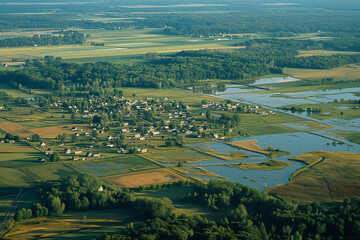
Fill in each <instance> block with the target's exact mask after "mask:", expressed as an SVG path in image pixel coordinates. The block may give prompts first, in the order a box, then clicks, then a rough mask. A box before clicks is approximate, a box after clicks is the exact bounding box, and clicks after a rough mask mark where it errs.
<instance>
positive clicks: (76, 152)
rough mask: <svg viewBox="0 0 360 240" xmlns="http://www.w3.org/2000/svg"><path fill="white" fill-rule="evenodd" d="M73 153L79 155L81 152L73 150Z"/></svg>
mask: <svg viewBox="0 0 360 240" xmlns="http://www.w3.org/2000/svg"><path fill="white" fill-rule="evenodd" d="M74 154H75V155H80V154H82V151H75V152H74Z"/></svg>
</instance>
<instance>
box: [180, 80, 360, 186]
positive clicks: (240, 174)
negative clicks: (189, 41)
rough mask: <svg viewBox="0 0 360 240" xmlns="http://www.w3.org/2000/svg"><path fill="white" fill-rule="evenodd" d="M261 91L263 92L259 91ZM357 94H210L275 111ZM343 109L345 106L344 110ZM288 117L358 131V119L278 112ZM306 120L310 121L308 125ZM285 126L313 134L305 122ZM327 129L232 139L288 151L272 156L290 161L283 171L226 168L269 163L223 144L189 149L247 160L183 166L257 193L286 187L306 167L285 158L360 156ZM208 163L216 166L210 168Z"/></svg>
mask: <svg viewBox="0 0 360 240" xmlns="http://www.w3.org/2000/svg"><path fill="white" fill-rule="evenodd" d="M300 80H301V79H296V78H291V77H287V78H266V79H259V80H256V81H254V82H253V83H252V84H251V85H253V86H260V85H264V84H275V83H282V82H293V81H300ZM259 91H262V92H259ZM357 92H360V87H355V88H343V89H332V90H324V91H323V90H315V91H303V92H291V93H266V91H264V90H263V89H258V88H252V87H248V86H245V85H234V84H232V85H227V86H226V88H225V89H222V90H216V89H214V92H213V95H216V96H219V97H222V98H225V99H230V100H234V101H239V102H243V103H248V104H257V105H262V106H264V107H266V108H268V109H271V110H276V109H275V108H276V107H282V106H286V105H304V104H318V103H328V102H333V101H335V100H338V101H341V100H342V99H343V100H359V99H360V97H359V96H358V95H356V93H357ZM343 109H346V107H343ZM281 112H285V113H288V114H292V115H296V116H299V117H302V118H304V119H306V120H311V121H316V122H318V123H322V124H324V125H330V126H332V127H333V128H331V131H333V130H347V131H354V130H355V131H356V130H359V129H360V128H359V127H360V118H358V119H353V120H345V119H340V118H338V119H330V120H324V121H320V120H317V119H314V118H311V114H308V113H307V112H301V113H299V112H297V113H291V112H289V111H281ZM311 121H309V122H311ZM284 125H286V126H287V127H290V128H294V129H297V130H300V131H312V129H311V126H310V125H311V124H310V125H309V124H308V123H307V122H306V121H304V122H299V123H284ZM328 131H329V130H320V131H315V132H313V133H312V132H297V133H286V134H271V135H262V136H250V137H242V138H234V139H231V140H230V141H231V142H235V141H247V140H257V145H259V146H260V147H261V148H262V149H264V148H266V147H267V146H269V145H271V146H273V147H274V148H275V149H277V148H278V149H280V150H285V151H289V152H291V154H288V155H282V156H279V157H275V159H277V160H281V161H286V162H290V163H291V165H290V166H288V167H285V168H283V169H282V170H243V169H240V168H238V167H235V166H225V165H221V164H229V163H246V164H251V163H261V162H265V161H267V160H269V157H268V156H266V155H263V154H260V153H254V152H250V151H247V150H243V149H239V148H236V147H233V146H230V145H229V144H227V142H222V141H211V142H203V143H197V144H193V145H191V147H193V148H196V149H200V150H202V151H214V152H216V153H221V154H231V153H232V152H234V151H242V152H244V153H246V155H247V157H246V158H242V159H239V160H233V161H227V160H222V159H212V160H207V161H201V162H193V163H184V164H185V165H188V166H194V167H195V166H201V167H202V168H203V169H205V170H206V171H209V172H211V173H215V174H217V175H219V176H221V177H225V178H227V179H229V180H231V181H236V182H239V183H243V184H246V185H249V186H251V187H255V188H257V189H259V190H261V191H262V190H265V189H266V188H270V187H274V186H276V185H278V184H286V183H288V182H289V177H290V175H291V174H292V173H294V172H295V171H296V170H297V169H299V168H302V167H304V166H306V165H305V164H304V163H302V162H296V161H291V160H289V159H288V158H289V157H293V156H297V155H301V154H304V153H307V152H312V151H316V150H323V151H329V152H355V153H360V146H359V145H358V144H356V143H352V142H348V141H345V140H343V139H338V138H334V137H333V136H331V135H330V134H328V133H329V132H328ZM211 164H218V165H217V166H214V165H213V166H211ZM198 177H200V178H206V179H209V178H211V177H204V176H198Z"/></svg>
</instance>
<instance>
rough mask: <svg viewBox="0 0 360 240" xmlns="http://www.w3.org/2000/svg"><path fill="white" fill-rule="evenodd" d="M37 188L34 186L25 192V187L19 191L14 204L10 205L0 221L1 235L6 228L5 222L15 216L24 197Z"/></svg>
mask: <svg viewBox="0 0 360 240" xmlns="http://www.w3.org/2000/svg"><path fill="white" fill-rule="evenodd" d="M35 190H36V188H33V189H30V190H28V191H26V192H24V193H22V192H23V189H20V191H19V193H18V194H17V195H16V197H15V199H14V201H13V202H12V204H11V205H10V207H9V208H8V210H7V212H6V214H5V216H4V217H3V219H2V220H1V223H0V236H1V233H2V230H3V229H4V227H5V224H6V221H8V220H9V219H10V218H11V217H13V216H14V215H15V212H16V210H17V208H18V207H19V205H20V203H21V201H22V199H23V198H24V197H25V196H26V195H27V194H29V193H31V192H33V191H35Z"/></svg>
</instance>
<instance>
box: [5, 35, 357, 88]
mask: <svg viewBox="0 0 360 240" xmlns="http://www.w3.org/2000/svg"><path fill="white" fill-rule="evenodd" d="M245 44H246V45H247V47H246V48H245V49H239V50H235V51H217V50H199V51H182V52H179V53H176V54H172V55H164V56H156V55H154V56H152V58H151V63H150V64H148V65H115V64H111V63H106V62H98V63H86V64H75V63H65V62H62V61H61V59H59V58H55V59H54V58H53V57H51V56H47V57H46V58H45V61H39V60H32V61H29V60H28V61H26V64H25V68H24V69H21V70H17V71H2V72H0V82H4V83H7V84H11V85H13V86H19V85H20V84H21V86H22V87H23V88H24V87H25V88H27V89H29V88H47V89H53V90H57V94H59V95H63V94H64V91H65V89H68V88H71V89H70V90H76V91H81V92H87V93H91V94H96V95H101V93H105V91H104V90H105V89H111V88H114V87H147V88H169V87H174V86H176V84H184V83H186V84H193V83H195V82H197V81H198V80H203V79H232V80H237V81H239V82H241V80H244V79H251V78H257V77H260V76H263V75H267V74H270V73H282V69H281V68H283V67H293V68H310V69H323V68H333V67H339V66H343V65H346V64H351V63H359V62H360V54H338V55H333V56H311V57H296V55H297V54H298V47H293V46H292V45H287V44H286V42H276V41H275V42H268V43H266V42H258V41H252V42H248V43H245Z"/></svg>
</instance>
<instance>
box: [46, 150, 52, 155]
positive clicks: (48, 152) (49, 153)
mask: <svg viewBox="0 0 360 240" xmlns="http://www.w3.org/2000/svg"><path fill="white" fill-rule="evenodd" d="M51 154H53V151H52V150H50V151H45V155H51Z"/></svg>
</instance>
